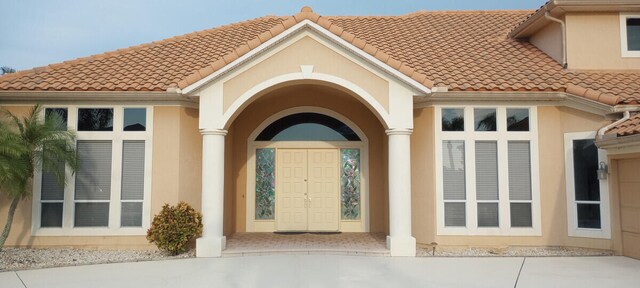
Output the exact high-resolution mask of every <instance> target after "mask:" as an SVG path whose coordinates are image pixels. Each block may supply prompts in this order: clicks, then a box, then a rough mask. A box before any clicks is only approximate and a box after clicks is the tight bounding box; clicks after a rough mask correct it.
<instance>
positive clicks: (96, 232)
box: [31, 227, 147, 236]
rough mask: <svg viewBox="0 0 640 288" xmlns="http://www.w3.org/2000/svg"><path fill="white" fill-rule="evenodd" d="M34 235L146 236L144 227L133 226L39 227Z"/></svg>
mask: <svg viewBox="0 0 640 288" xmlns="http://www.w3.org/2000/svg"><path fill="white" fill-rule="evenodd" d="M31 235H32V236H145V235H147V229H146V228H144V227H131V228H95V227H86V228H37V229H34V230H33V231H32V233H31Z"/></svg>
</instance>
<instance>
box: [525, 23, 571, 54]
mask: <svg viewBox="0 0 640 288" xmlns="http://www.w3.org/2000/svg"><path fill="white" fill-rule="evenodd" d="M529 42H531V44H533V45H535V46H536V47H538V48H539V49H540V50H542V51H544V52H545V53H547V55H549V56H550V57H551V58H553V60H556V62H558V63H562V53H563V51H562V27H561V26H560V24H558V23H555V22H551V23H550V24H549V25H547V26H545V27H544V28H542V29H541V30H540V31H538V32H537V33H536V34H533V35H531V37H530V38H529Z"/></svg>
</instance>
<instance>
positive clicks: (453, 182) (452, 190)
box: [442, 140, 466, 200]
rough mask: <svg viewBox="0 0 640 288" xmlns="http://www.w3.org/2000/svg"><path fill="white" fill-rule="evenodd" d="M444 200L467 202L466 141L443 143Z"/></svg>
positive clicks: (446, 141)
mask: <svg viewBox="0 0 640 288" xmlns="http://www.w3.org/2000/svg"><path fill="white" fill-rule="evenodd" d="M442 142H443V143H442V147H443V151H442V152H443V153H442V166H443V169H442V170H443V188H444V200H465V199H466V185H465V159H464V141H459V140H445V141H442Z"/></svg>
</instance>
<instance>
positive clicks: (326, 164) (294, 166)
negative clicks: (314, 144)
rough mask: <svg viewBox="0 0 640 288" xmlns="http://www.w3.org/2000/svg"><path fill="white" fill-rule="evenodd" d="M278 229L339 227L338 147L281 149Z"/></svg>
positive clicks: (303, 229)
mask: <svg viewBox="0 0 640 288" xmlns="http://www.w3.org/2000/svg"><path fill="white" fill-rule="evenodd" d="M276 167H277V173H276V193H275V194H276V230H278V231H338V230H339V229H340V159H339V149H278V150H277V164H276Z"/></svg>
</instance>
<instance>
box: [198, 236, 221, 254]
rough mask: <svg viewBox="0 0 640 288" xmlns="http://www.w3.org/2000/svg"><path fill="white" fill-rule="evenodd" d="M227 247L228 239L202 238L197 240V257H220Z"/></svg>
mask: <svg viewBox="0 0 640 288" xmlns="http://www.w3.org/2000/svg"><path fill="white" fill-rule="evenodd" d="M226 246H227V237H224V236H223V237H206V238H205V237H200V238H198V239H196V257H198V258H203V257H220V256H222V250H224V249H226V248H227V247H226Z"/></svg>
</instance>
